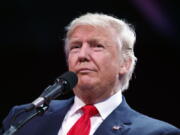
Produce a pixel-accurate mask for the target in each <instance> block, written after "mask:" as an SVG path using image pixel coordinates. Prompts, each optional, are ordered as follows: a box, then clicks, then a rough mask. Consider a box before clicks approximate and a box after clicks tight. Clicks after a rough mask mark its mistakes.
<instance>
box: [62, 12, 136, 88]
mask: <svg viewBox="0 0 180 135" xmlns="http://www.w3.org/2000/svg"><path fill="white" fill-rule="evenodd" d="M80 25H90V26H94V27H103V28H106V29H107V28H112V29H114V30H115V32H116V33H117V40H118V41H117V43H118V48H119V54H120V57H121V58H122V60H123V61H126V60H131V65H130V69H129V72H128V73H126V74H125V75H123V76H122V77H121V78H120V80H121V81H120V82H121V86H122V87H121V90H122V91H124V90H126V89H127V88H128V86H129V80H130V79H131V77H132V73H133V71H134V67H135V64H136V61H137V58H136V57H135V55H134V44H135V40H136V34H135V31H134V28H133V27H132V26H131V25H130V24H128V23H127V22H126V21H124V20H121V19H118V18H116V17H113V16H110V15H105V14H102V13H87V14H85V15H82V16H80V17H78V18H75V19H74V20H73V21H72V22H71V23H70V24H69V25H68V26H67V27H66V31H67V33H66V37H65V54H66V56H68V53H69V48H68V39H69V37H70V35H71V33H72V32H73V31H74V29H75V28H76V27H77V26H80Z"/></svg>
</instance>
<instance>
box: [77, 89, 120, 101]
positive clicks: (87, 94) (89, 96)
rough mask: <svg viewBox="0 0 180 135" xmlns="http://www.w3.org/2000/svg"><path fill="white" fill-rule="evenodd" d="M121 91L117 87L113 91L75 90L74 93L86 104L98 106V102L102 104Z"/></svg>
mask: <svg viewBox="0 0 180 135" xmlns="http://www.w3.org/2000/svg"><path fill="white" fill-rule="evenodd" d="M119 90H120V88H119V87H116V88H114V89H112V90H110V89H105V88H104V89H103V91H102V89H100V90H98V89H83V90H81V89H78V88H76V89H74V93H75V95H76V96H77V97H79V98H80V99H81V100H82V101H83V102H84V103H85V104H96V103H98V102H101V101H103V100H105V99H107V98H109V97H111V96H113V95H114V94H115V93H117V92H118V91H119Z"/></svg>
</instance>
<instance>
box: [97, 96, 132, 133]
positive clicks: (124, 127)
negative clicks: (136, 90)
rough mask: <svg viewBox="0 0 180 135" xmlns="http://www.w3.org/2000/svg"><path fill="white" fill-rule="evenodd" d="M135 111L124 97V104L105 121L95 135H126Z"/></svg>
mask: <svg viewBox="0 0 180 135" xmlns="http://www.w3.org/2000/svg"><path fill="white" fill-rule="evenodd" d="M132 112H133V110H132V109H131V108H130V107H129V106H128V104H127V103H126V101H125V98H124V97H123V100H122V103H121V104H120V105H119V106H118V107H117V108H116V109H115V110H114V111H113V112H112V113H111V114H110V115H109V116H108V117H107V118H106V119H105V120H104V121H103V123H102V124H101V125H100V127H99V128H98V129H97V130H96V132H95V133H94V135H102V134H106V135H116V134H118V135H119V134H125V133H127V132H128V131H129V129H130V125H131V121H130V120H131V117H132V114H133V113H132Z"/></svg>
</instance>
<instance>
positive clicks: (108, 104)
mask: <svg viewBox="0 0 180 135" xmlns="http://www.w3.org/2000/svg"><path fill="white" fill-rule="evenodd" d="M121 102H122V92H121V90H119V91H118V92H117V93H115V94H114V95H113V96H111V97H109V98H107V99H105V100H104V101H101V102H99V103H96V104H94V106H95V107H96V108H97V110H98V111H99V114H100V116H101V117H102V119H103V120H104V119H106V117H107V116H108V115H109V114H110V113H111V112H112V111H113V110H114V109H115V108H116V107H118V106H119V105H120V104H121ZM84 105H85V103H84V102H83V101H82V100H81V99H80V98H78V97H77V96H75V98H74V104H73V106H72V108H71V112H70V114H69V115H74V114H76V113H82V111H80V108H82V107H83V106H84Z"/></svg>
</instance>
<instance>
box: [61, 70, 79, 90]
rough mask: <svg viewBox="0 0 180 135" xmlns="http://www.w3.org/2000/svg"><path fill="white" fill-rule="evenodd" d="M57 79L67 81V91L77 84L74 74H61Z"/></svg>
mask: <svg viewBox="0 0 180 135" xmlns="http://www.w3.org/2000/svg"><path fill="white" fill-rule="evenodd" d="M58 79H60V80H65V81H67V86H66V88H67V90H71V89H73V88H74V87H75V85H76V84H77V82H78V77H77V75H76V74H75V73H74V72H71V71H70V72H66V73H64V74H62V75H61V76H60V77H59V78H58Z"/></svg>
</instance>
